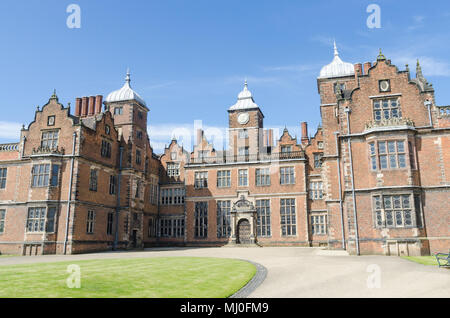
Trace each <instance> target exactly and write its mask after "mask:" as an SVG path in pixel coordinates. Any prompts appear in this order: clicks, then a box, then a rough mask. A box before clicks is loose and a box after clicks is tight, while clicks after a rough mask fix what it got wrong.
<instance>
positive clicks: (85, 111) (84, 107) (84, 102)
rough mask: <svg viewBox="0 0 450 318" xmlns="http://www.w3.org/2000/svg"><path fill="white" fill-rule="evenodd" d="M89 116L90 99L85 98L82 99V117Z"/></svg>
mask: <svg viewBox="0 0 450 318" xmlns="http://www.w3.org/2000/svg"><path fill="white" fill-rule="evenodd" d="M87 114H88V98H87V97H83V98H82V99H81V117H86V116H87Z"/></svg>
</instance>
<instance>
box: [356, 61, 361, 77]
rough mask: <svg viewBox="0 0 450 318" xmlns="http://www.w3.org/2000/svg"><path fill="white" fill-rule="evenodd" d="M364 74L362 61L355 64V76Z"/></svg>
mask: <svg viewBox="0 0 450 318" xmlns="http://www.w3.org/2000/svg"><path fill="white" fill-rule="evenodd" d="M361 75H363V67H362V64H361V63H357V64H355V77H358V76H361Z"/></svg>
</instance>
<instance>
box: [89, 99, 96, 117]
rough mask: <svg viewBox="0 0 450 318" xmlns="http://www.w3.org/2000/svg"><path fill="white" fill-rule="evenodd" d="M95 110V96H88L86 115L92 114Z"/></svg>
mask: <svg viewBox="0 0 450 318" xmlns="http://www.w3.org/2000/svg"><path fill="white" fill-rule="evenodd" d="M94 112H95V97H94V96H90V97H89V111H88V115H89V116H92V115H94Z"/></svg>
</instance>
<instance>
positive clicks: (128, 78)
mask: <svg viewBox="0 0 450 318" xmlns="http://www.w3.org/2000/svg"><path fill="white" fill-rule="evenodd" d="M125 82H126V83H127V84H128V85H130V82H131V77H130V68H129V67H127V75H126V77H125Z"/></svg>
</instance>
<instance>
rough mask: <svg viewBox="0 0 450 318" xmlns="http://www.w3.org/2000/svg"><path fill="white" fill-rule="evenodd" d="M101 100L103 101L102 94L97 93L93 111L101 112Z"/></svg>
mask: <svg viewBox="0 0 450 318" xmlns="http://www.w3.org/2000/svg"><path fill="white" fill-rule="evenodd" d="M102 102H103V96H102V95H97V96H96V97H95V113H96V114H100V113H101V112H102Z"/></svg>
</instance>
